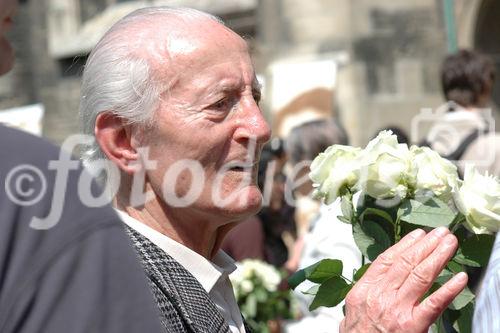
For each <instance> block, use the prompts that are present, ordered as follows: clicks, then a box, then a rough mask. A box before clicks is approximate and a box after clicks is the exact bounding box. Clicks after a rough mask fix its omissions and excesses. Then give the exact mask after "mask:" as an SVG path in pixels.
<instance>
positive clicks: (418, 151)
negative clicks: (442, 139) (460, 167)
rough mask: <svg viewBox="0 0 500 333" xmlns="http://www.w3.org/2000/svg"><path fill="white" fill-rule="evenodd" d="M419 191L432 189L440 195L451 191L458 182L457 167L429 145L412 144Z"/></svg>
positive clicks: (411, 149) (411, 150)
mask: <svg viewBox="0 0 500 333" xmlns="http://www.w3.org/2000/svg"><path fill="white" fill-rule="evenodd" d="M410 152H411V154H412V156H413V163H414V166H415V171H416V190H417V192H422V193H423V192H428V191H431V192H432V193H433V194H434V195H436V196H438V197H442V196H447V197H448V198H449V195H450V193H451V190H452V188H454V187H455V186H456V184H457V182H458V173H457V167H456V166H455V165H454V164H453V163H451V162H450V161H448V160H447V159H444V158H442V157H441V156H439V154H438V153H436V152H435V151H433V150H432V149H430V148H428V147H417V146H412V147H411V148H410Z"/></svg>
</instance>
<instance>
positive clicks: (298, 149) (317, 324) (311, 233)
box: [287, 119, 361, 333]
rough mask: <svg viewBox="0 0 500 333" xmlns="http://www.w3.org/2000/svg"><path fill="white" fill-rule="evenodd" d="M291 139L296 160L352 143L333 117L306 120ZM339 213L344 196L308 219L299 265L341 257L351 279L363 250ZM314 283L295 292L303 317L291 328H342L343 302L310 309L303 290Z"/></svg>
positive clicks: (305, 190)
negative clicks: (334, 146)
mask: <svg viewBox="0 0 500 333" xmlns="http://www.w3.org/2000/svg"><path fill="white" fill-rule="evenodd" d="M288 139H289V140H290V141H289V142H290V145H289V146H288V148H289V152H290V156H291V158H290V160H291V161H293V162H292V163H295V164H297V163H299V162H300V161H302V160H312V159H314V158H315V157H316V156H317V155H318V154H319V153H321V152H323V151H324V150H325V149H326V148H327V147H329V146H331V145H334V144H339V145H347V144H348V143H349V140H348V138H347V134H346V132H345V130H344V129H343V128H342V126H340V124H339V123H338V122H337V121H336V120H333V119H325V120H316V121H312V122H307V123H304V124H302V125H300V126H298V127H296V128H294V129H293V130H292V131H291V133H290V136H289V138H288ZM303 172H305V173H308V172H309V170H308V168H305V169H304V171H301V173H303ZM298 190H299V191H300V194H302V195H308V197H310V192H311V190H312V183H311V182H309V183H306V184H304V185H303V187H300V188H299V189H298ZM318 205H319V203H318ZM299 208H300V206H299V207H298V209H299ZM339 215H342V213H341V209H340V200H337V201H335V202H334V203H332V204H330V205H324V204H321V205H319V209H318V211H317V212H316V215H315V216H314V217H312V219H311V220H310V221H306V222H305V224H306V225H307V226H308V229H307V230H306V231H304V235H303V236H302V239H301V240H302V241H303V249H302V251H301V253H300V254H299V255H298V257H299V262H298V268H299V269H302V268H305V267H307V266H310V265H312V264H314V263H316V262H318V261H319V260H322V259H326V258H338V259H340V258H341V259H342V261H343V262H344V270H343V275H344V276H346V277H347V278H348V279H351V278H352V272H353V271H354V269H356V268H358V267H360V266H361V253H360V252H359V250H358V248H357V246H356V244H355V243H354V238H353V236H352V228H351V226H350V225H349V224H346V223H343V222H341V221H340V220H338V218H337V216H339ZM312 285H313V283H310V282H308V281H306V282H304V283H302V284H301V285H300V286H299V287H298V288H297V290H296V291H295V292H294V295H295V296H296V298H297V300H298V304H299V308H300V311H301V313H302V315H303V318H302V319H301V320H300V321H298V322H296V323H290V324H289V325H288V327H287V332H290V333H299V332H306V331H310V332H318V333H323V332H338V329H339V324H340V322H341V321H342V319H343V317H344V315H343V313H342V305H343V304H340V305H338V306H336V307H334V308H324V307H320V308H319V309H317V310H314V311H313V312H310V311H309V310H308V307H309V304H310V303H311V301H312V297H311V296H309V295H306V294H304V293H303V292H305V291H307V290H308V289H309V288H310V287H312Z"/></svg>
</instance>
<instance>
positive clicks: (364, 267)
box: [353, 264, 371, 282]
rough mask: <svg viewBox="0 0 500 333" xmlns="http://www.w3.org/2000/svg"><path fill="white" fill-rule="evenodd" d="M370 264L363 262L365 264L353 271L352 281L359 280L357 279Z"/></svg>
mask: <svg viewBox="0 0 500 333" xmlns="http://www.w3.org/2000/svg"><path fill="white" fill-rule="evenodd" d="M370 265H371V264H365V265H363V266H361V267H360V268H359V269H358V270H357V271H356V273H354V276H353V278H354V282H357V281H359V280H360V279H361V278H362V277H363V275H364V274H365V272H366V270H367V269H368V268H370Z"/></svg>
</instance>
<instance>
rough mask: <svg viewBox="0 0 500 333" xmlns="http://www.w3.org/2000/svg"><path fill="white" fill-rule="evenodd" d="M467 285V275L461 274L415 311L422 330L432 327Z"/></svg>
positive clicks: (414, 314) (414, 316) (416, 319)
mask: <svg viewBox="0 0 500 333" xmlns="http://www.w3.org/2000/svg"><path fill="white" fill-rule="evenodd" d="M466 285H467V274H465V273H463V272H461V273H458V274H457V275H455V276H454V277H453V278H451V279H450V280H449V281H448V282H446V283H445V284H444V285H443V286H442V287H441V288H439V289H438V290H436V291H435V292H434V293H433V294H432V295H430V296H429V297H427V298H426V299H425V300H424V301H423V302H422V303H421V304H419V305H418V306H417V307H415V308H414V309H413V318H414V319H415V322H417V323H420V324H421V326H422V328H424V327H425V328H426V327H429V326H430V325H432V323H433V322H435V321H436V319H437V318H438V317H439V315H440V314H441V313H442V312H443V311H444V310H445V309H446V307H447V306H448V305H449V304H450V303H451V301H452V300H453V299H454V298H455V297H457V295H458V294H460V292H461V291H462V290H463V289H464V288H465V286H466Z"/></svg>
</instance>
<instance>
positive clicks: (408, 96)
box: [0, 0, 500, 144]
mask: <svg viewBox="0 0 500 333" xmlns="http://www.w3.org/2000/svg"><path fill="white" fill-rule="evenodd" d="M454 3H455V8H454V10H455V11H454V14H455V20H456V23H457V36H458V44H459V46H460V47H473V48H478V49H480V50H482V51H485V52H487V53H489V54H491V55H492V56H493V57H494V59H495V60H496V61H497V65H498V64H500V61H499V60H500V43H498V40H500V28H499V25H498V24H496V22H497V20H498V19H499V18H500V4H499V2H498V1H494V0H455V2H454ZM155 4H170V5H182V6H191V7H194V8H198V9H201V10H205V11H208V12H211V13H213V14H216V15H219V16H221V17H222V18H223V19H225V20H226V22H227V24H228V26H230V27H232V28H233V29H235V30H236V31H237V32H239V33H240V34H242V35H244V36H246V37H247V38H248V39H249V40H250V41H251V46H252V51H253V53H254V54H253V55H254V59H255V64H256V68H257V71H258V73H259V78H261V79H262V80H263V82H264V87H265V90H264V97H265V100H264V103H263V108H264V110H265V112H266V114H267V116H268V118H269V120H270V122H273V120H275V119H281V118H282V117H281V118H280V117H279V112H280V111H281V110H283V109H287V110H290V106H289V105H287V102H289V101H293V100H294V98H295V97H297V95H298V92H299V90H298V89H299V88H300V87H299V85H300V84H302V83H303V82H305V81H307V82H309V83H308V84H309V85H310V88H311V89H318V88H319V89H323V90H324V89H327V90H329V91H331V95H330V96H331V98H332V101H331V103H316V104H321V105H332V110H331V112H332V113H334V114H335V115H336V116H339V117H340V118H341V120H342V122H343V123H344V125H345V127H346V129H347V131H348V133H349V135H350V136H351V139H352V143H354V144H364V143H366V141H367V140H368V139H369V138H370V137H371V136H372V135H373V134H374V133H375V131H376V130H377V129H380V128H382V127H385V126H388V125H398V126H400V127H402V128H404V129H406V130H410V125H411V121H412V119H413V117H414V116H415V115H416V114H418V112H419V111H420V109H421V108H424V107H431V108H435V107H437V106H439V105H440V104H442V102H443V101H442V97H441V92H440V86H439V67H440V63H441V61H442V59H443V57H444V56H445V55H446V53H447V46H446V45H447V44H446V42H447V39H446V29H445V23H444V19H443V1H442V0H404V1H394V0H376V1H375V0H309V1H299V0H232V1H226V0H198V1H195V0H184V1H182V0H173V1H166V0H149V1H126V0H36V1H34V0H30V1H28V2H27V3H25V4H23V5H21V8H20V11H19V16H18V24H17V26H16V28H15V30H14V31H13V32H12V34H13V39H14V40H15V44H16V45H15V46H16V49H17V50H18V55H19V59H18V63H17V65H16V67H15V69H14V71H13V72H12V73H11V74H10V75H9V76H7V77H5V78H2V79H0V109H6V108H9V107H12V106H17V105H26V104H31V103H39V102H40V103H43V105H44V106H45V109H46V113H45V118H44V127H43V130H44V135H45V136H46V137H48V138H49V139H51V140H53V141H55V142H61V141H62V140H63V139H64V138H65V137H66V136H67V135H68V134H70V133H74V132H76V131H77V130H78V129H77V125H76V113H77V109H78V98H79V87H80V84H79V80H80V74H81V70H82V65H83V63H84V61H85V59H86V56H87V55H88V53H89V51H90V49H91V48H92V47H93V45H94V44H95V42H96V41H97V40H98V39H99V38H100V36H101V35H102V33H104V31H105V30H106V29H107V28H108V27H109V26H110V25H111V24H112V23H113V22H114V21H115V20H116V19H118V18H119V17H121V16H123V15H124V14H126V13H127V12H129V11H131V10H133V9H135V8H138V7H141V6H145V5H155ZM310 64H314V66H312V65H310ZM294 66H297V67H294ZM294 68H297V71H294ZM283 73H285V74H286V75H285V74H283ZM294 73H297V74H296V76H294V75H295V74H294ZM316 81H317V82H318V86H317V87H315V86H314V84H315V82H316ZM282 82H285V83H286V84H284V83H282ZM294 85H296V86H297V87H296V89H295V88H294ZM498 87H500V85H498ZM495 94H496V97H495V98H496V101H498V102H500V88H497V87H495ZM322 96H323V95H322ZM324 96H327V97H326V98H328V94H327V95H324ZM292 109H293V107H292ZM309 111H310V110H309ZM313 111H314V110H313ZM325 112H326V113H328V110H326V111H325V110H320V111H319V112H318V113H319V114H323V115H324V114H325ZM313 113H314V112H312V113H311V112H309V114H313ZM274 125H275V126H274V127H275V129H277V130H278V132H279V130H280V128H279V126H277V125H276V124H274Z"/></svg>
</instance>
